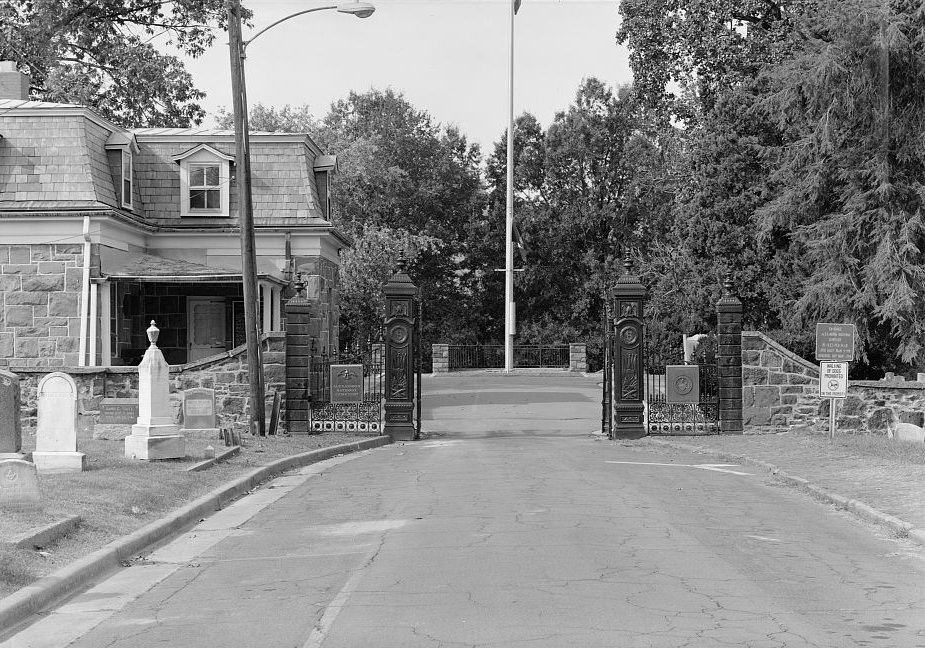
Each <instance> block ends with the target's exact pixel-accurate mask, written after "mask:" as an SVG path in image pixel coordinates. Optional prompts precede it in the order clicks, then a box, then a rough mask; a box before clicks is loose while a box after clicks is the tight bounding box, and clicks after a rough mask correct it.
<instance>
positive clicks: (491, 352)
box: [448, 344, 569, 371]
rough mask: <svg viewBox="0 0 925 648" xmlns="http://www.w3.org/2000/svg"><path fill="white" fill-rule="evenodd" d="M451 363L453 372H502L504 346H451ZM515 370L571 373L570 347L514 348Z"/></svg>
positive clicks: (523, 346)
mask: <svg viewBox="0 0 925 648" xmlns="http://www.w3.org/2000/svg"><path fill="white" fill-rule="evenodd" d="M448 361H449V362H448V364H449V367H448V368H449V370H450V371H461V370H464V369H501V368H503V367H504V346H503V345H501V344H478V345H476V344H451V345H450V346H449V358H448ZM514 367H515V368H521V369H538V368H550V369H552V368H561V369H568V368H569V346H568V345H567V344H555V345H545V344H518V345H514Z"/></svg>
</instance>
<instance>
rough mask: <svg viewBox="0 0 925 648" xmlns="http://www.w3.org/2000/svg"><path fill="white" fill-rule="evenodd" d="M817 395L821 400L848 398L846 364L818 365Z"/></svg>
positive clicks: (823, 363) (825, 363)
mask: <svg viewBox="0 0 925 648" xmlns="http://www.w3.org/2000/svg"><path fill="white" fill-rule="evenodd" d="M819 395H820V396H822V397H823V398H848V363H847V362H820V363H819Z"/></svg>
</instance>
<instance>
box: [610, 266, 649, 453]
mask: <svg viewBox="0 0 925 648" xmlns="http://www.w3.org/2000/svg"><path fill="white" fill-rule="evenodd" d="M623 267H624V268H626V272H624V273H623V276H622V277H620V278H619V279H618V280H617V285H616V290H614V293H613V297H614V304H615V308H616V310H615V313H614V316H615V317H616V324H615V326H614V335H613V367H614V373H613V390H614V391H613V414H614V417H613V425H612V428H611V438H612V439H638V438H640V437H644V436H645V435H646V427H645V421H644V420H643V419H644V413H643V404H642V403H643V398H644V394H643V367H644V366H645V362H644V358H643V349H644V346H645V345H644V344H643V335H644V330H643V322H642V312H643V311H642V309H643V305H644V304H645V300H646V289H645V286H643V285H642V282H640V281H639V277H637V276H636V275H634V274H633V273H632V270H633V262H632V260H631V259H630V258H629V257H628V256H627V258H626V260H625V261H624V262H623Z"/></svg>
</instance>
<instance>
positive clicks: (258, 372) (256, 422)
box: [225, 0, 266, 436]
mask: <svg viewBox="0 0 925 648" xmlns="http://www.w3.org/2000/svg"><path fill="white" fill-rule="evenodd" d="M225 6H226V8H227V10H228V46H229V51H230V56H231V94H232V104H233V111H234V135H235V145H236V155H235V165H236V166H237V176H238V178H237V183H238V224H239V227H240V228H241V281H242V284H243V290H244V328H245V341H246V343H247V371H248V382H249V383H250V425H249V429H250V430H251V431H252V432H254V433H256V434H258V435H260V436H263V435H264V434H265V430H266V407H265V404H264V401H263V399H264V391H263V362H261V358H260V340H259V338H258V336H257V253H256V249H255V244H254V206H253V203H252V201H251V165H250V140H249V136H248V127H247V99H246V95H245V93H246V83H245V79H244V46H243V44H242V42H241V3H240V0H226V3H225Z"/></svg>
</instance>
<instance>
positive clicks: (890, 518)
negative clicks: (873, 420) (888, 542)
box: [632, 430, 925, 546]
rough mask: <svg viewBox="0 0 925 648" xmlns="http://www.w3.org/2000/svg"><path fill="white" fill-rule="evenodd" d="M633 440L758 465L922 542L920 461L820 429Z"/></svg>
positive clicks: (924, 497) (924, 509) (924, 499)
mask: <svg viewBox="0 0 925 648" xmlns="http://www.w3.org/2000/svg"><path fill="white" fill-rule="evenodd" d="M882 442H883V443H891V441H889V440H887V439H882ZM632 443H637V442H632ZM638 443H639V444H640V445H643V446H649V447H661V448H663V449H667V448H676V449H678V450H685V451H695V452H703V453H706V454H709V455H711V456H714V457H716V458H718V459H722V460H729V461H738V462H743V463H748V464H751V465H756V466H761V467H763V468H765V469H766V470H768V471H769V472H772V473H774V474H775V475H776V476H777V477H779V478H781V479H783V480H784V481H786V482H788V483H789V484H790V485H792V486H795V487H798V488H802V489H804V490H806V491H807V492H809V493H810V494H811V495H813V496H814V497H816V498H817V499H819V500H821V501H823V502H825V503H828V504H832V505H834V506H835V507H837V508H840V509H846V510H849V511H851V512H852V513H855V514H856V515H859V516H860V517H863V518H865V519H867V520H869V521H872V522H875V523H877V524H881V525H883V526H886V527H888V528H890V529H891V530H892V531H893V532H894V533H895V534H896V535H898V536H906V537H908V538H909V540H911V541H913V542H916V543H918V544H920V545H923V546H925V464H915V463H907V462H904V461H901V460H899V459H892V458H883V457H878V456H875V455H872V454H869V453H864V452H862V451H859V450H858V448H856V447H852V446H851V445H850V444H846V443H842V442H841V439H839V438H836V439H835V440H834V441H833V440H831V439H830V438H829V437H828V436H827V435H825V434H819V433H811V432H807V431H797V430H794V431H785V432H781V433H777V434H764V435H741V436H739V435H735V436H702V437H681V436H676V437H667V436H656V437H653V436H649V437H646V438H645V439H642V440H640V441H639V442H638ZM897 443H898V442H897ZM910 449H911V447H910Z"/></svg>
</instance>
